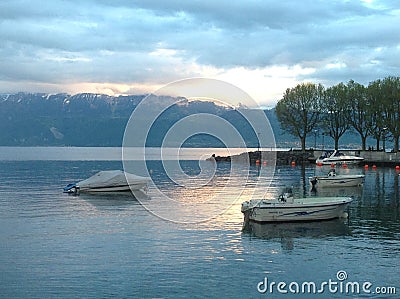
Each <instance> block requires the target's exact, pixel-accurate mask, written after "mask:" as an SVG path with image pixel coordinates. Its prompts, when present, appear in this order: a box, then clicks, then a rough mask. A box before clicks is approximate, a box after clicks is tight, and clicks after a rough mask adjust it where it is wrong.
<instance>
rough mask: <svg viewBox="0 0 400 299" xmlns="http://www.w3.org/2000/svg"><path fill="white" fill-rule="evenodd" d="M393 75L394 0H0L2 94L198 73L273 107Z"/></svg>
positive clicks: (123, 88) (164, 80) (397, 64)
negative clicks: (312, 90)
mask: <svg viewBox="0 0 400 299" xmlns="http://www.w3.org/2000/svg"><path fill="white" fill-rule="evenodd" d="M399 74H400V1H398V0H376V1H375V0H368V1H367V0H364V1H357V0H348V1H339V0H330V1H326V0H302V1H285V0H280V1H272V0H246V1H236V0H229V1H228V0H219V1H218V0H217V1H207V0H190V1H183V0H181V1H178V0H168V1H166V0H143V1H135V0H51V1H45V0H42V1H39V0H1V1H0V93H14V92H19V91H22V92H44V93H58V92H66V93H69V94H76V93H80V92H94V93H105V94H109V95H120V94H144V93H150V92H153V91H154V90H157V89H158V88H160V87H162V86H164V85H166V84H168V83H170V82H173V81H176V80H181V79H186V78H193V77H206V78H215V79H220V80H224V81H226V82H228V83H231V84H233V85H235V86H237V87H239V88H241V89H243V90H244V91H245V92H247V93H248V94H249V95H250V96H251V97H253V98H254V99H255V101H256V102H257V103H258V104H259V105H261V106H263V107H272V106H274V105H275V104H276V102H277V101H278V100H280V99H281V98H282V96H283V93H284V92H285V90H286V89H287V88H292V87H294V86H296V85H297V84H299V83H302V82H313V83H321V84H323V85H324V86H326V87H329V86H332V85H335V84H338V83H340V82H347V81H349V80H350V79H352V80H354V81H356V82H359V83H361V84H364V85H368V83H369V82H371V81H373V80H376V79H380V78H384V77H387V76H399Z"/></svg>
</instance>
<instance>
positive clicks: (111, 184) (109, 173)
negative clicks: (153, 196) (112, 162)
mask: <svg viewBox="0 0 400 299" xmlns="http://www.w3.org/2000/svg"><path fill="white" fill-rule="evenodd" d="M149 180H150V179H149V178H146V177H142V176H138V175H134V174H132V173H128V172H124V171H122V170H106V171H100V172H98V173H96V174H95V175H93V176H91V177H90V178H87V179H86V180H83V181H80V182H77V183H72V184H68V185H67V186H66V187H64V192H66V193H79V192H122V191H131V190H142V189H144V188H145V187H146V186H147V183H148V182H149Z"/></svg>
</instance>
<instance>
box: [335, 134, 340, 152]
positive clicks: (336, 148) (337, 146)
mask: <svg viewBox="0 0 400 299" xmlns="http://www.w3.org/2000/svg"><path fill="white" fill-rule="evenodd" d="M338 149H339V138H337V137H335V150H338Z"/></svg>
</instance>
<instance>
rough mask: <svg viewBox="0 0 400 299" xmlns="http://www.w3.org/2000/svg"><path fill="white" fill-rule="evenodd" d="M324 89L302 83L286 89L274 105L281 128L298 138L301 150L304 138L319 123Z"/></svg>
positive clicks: (303, 147) (304, 142) (303, 145)
mask: <svg viewBox="0 0 400 299" xmlns="http://www.w3.org/2000/svg"><path fill="white" fill-rule="evenodd" d="M323 98H324V87H323V86H322V85H321V84H318V85H317V84H313V83H303V84H299V85H297V86H296V87H294V88H290V89H289V88H288V89H287V90H286V92H285V94H284V95H283V98H282V99H281V100H280V101H279V102H278V103H277V105H276V114H277V117H278V120H279V122H280V123H281V126H282V128H283V129H284V130H285V131H287V132H289V133H290V134H292V135H294V136H297V137H299V138H300V142H301V149H302V151H305V149H306V137H307V134H309V133H311V132H312V130H313V129H314V128H315V126H316V125H317V123H318V121H319V117H320V113H321V101H322V100H323Z"/></svg>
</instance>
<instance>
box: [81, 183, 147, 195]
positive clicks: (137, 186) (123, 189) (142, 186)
mask: <svg viewBox="0 0 400 299" xmlns="http://www.w3.org/2000/svg"><path fill="white" fill-rule="evenodd" d="M146 186H147V184H135V185H130V186H129V185H124V186H102V187H95V188H79V186H78V188H79V192H90V193H99V192H127V191H131V190H142V189H145V188H146Z"/></svg>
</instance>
